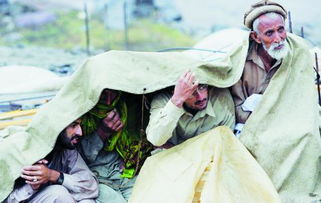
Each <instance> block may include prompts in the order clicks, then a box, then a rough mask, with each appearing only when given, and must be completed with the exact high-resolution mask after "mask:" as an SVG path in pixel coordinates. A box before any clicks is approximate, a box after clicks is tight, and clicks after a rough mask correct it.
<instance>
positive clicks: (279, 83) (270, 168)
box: [135, 34, 321, 202]
mask: <svg viewBox="0 0 321 203" xmlns="http://www.w3.org/2000/svg"><path fill="white" fill-rule="evenodd" d="M215 36H217V34H214V38H211V37H209V38H207V39H206V40H205V41H203V42H201V43H199V44H198V45H197V46H196V47H198V48H203V49H211V47H215V46H216V44H215V42H216V40H217V39H215ZM225 36H229V35H225ZM247 39H248V36H247ZM287 41H288V43H289V46H290V49H291V51H290V53H289V54H288V55H287V56H286V57H285V58H284V59H283V62H282V65H281V66H280V68H279V69H278V71H277V72H276V74H275V75H274V77H273V78H272V80H271V82H270V84H269V86H268V88H267V89H266V91H265V93H264V95H263V98H262V101H261V103H260V104H259V105H258V106H257V107H256V109H255V111H254V112H253V113H252V115H251V116H250V118H249V120H248V121H247V122H246V124H245V126H244V129H243V132H242V134H241V137H240V141H241V142H242V143H243V144H244V145H245V146H246V147H247V149H248V150H249V151H250V152H251V154H252V155H253V156H254V157H255V158H256V160H257V161H258V163H259V164H260V165H261V166H262V167H263V169H264V170H265V171H266V173H267V174H268V176H269V177H270V178H271V180H272V182H273V184H274V186H275V188H276V189H277V191H278V193H279V194H280V197H281V199H282V201H283V202H311V201H313V200H318V199H320V198H321V181H320V180H321V177H320V175H321V173H320V172H321V170H320V169H321V164H320V155H321V142H320V131H319V126H320V115H319V106H318V103H317V91H316V88H315V84H314V81H315V74H314V71H313V58H312V56H311V54H310V52H309V48H308V47H307V45H306V43H305V42H304V40H303V39H301V38H299V37H297V36H295V35H292V34H288V38H287ZM240 42H241V45H242V46H244V43H247V44H248V43H249V41H248V40H247V41H246V42H245V41H240ZM242 43H243V44H242ZM244 61H245V58H242V60H241V61H240V64H244ZM235 68H237V67H235ZM200 147H201V146H200ZM152 160H153V161H149V162H150V163H149V164H150V165H152V164H155V165H156V163H157V162H158V159H157V157H155V158H153V159H152ZM151 162H152V163H151ZM168 164H170V163H168ZM214 164H215V163H214ZM168 167H170V166H168ZM172 168H173V167H172ZM174 169H175V168H173V170H174ZM155 170H157V168H155ZM200 170H202V169H200ZM174 171H175V170H174ZM149 172H150V171H144V170H143V171H142V173H146V174H147V173H149ZM151 173H152V172H151ZM174 173H175V172H174ZM155 175H156V174H155ZM175 181H181V183H182V184H183V185H184V184H190V183H195V180H191V179H189V178H187V177H185V178H184V179H176V180H175ZM192 181H194V182H192ZM167 183H171V181H168V182H167ZM168 187H170V186H168ZM151 188H153V187H151ZM157 188H158V187H155V192H157ZM179 189H180V188H177V189H176V190H175V191H179ZM136 191H137V190H136ZM190 191H191V190H189V192H190ZM148 192H151V191H148ZM152 192H154V191H152ZM167 192H170V191H167ZM212 192H214V191H212ZM155 194H156V193H155ZM166 194H168V193H166ZM179 194H180V195H185V196H184V197H186V198H187V197H188V195H190V194H185V193H183V192H180V193H179ZM135 196H136V195H135ZM138 196H139V195H138ZM160 196H162V194H161V193H160ZM166 197H168V198H169V196H166ZM166 197H164V198H166ZM181 198H183V197H181ZM168 201H170V199H168Z"/></svg>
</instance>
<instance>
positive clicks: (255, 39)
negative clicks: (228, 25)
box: [250, 31, 262, 44]
mask: <svg viewBox="0 0 321 203" xmlns="http://www.w3.org/2000/svg"><path fill="white" fill-rule="evenodd" d="M250 36H251V38H252V39H253V40H254V41H255V42H256V43H258V44H261V43H262V41H261V39H260V38H259V36H258V34H257V33H256V32H255V31H251V34H250Z"/></svg>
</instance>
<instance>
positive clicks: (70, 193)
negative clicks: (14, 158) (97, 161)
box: [5, 119, 98, 203]
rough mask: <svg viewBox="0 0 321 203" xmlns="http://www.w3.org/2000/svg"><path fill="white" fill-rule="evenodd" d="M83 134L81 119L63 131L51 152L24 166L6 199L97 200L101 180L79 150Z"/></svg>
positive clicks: (46, 200) (39, 200) (12, 201)
mask: <svg viewBox="0 0 321 203" xmlns="http://www.w3.org/2000/svg"><path fill="white" fill-rule="evenodd" d="M81 136H82V129H81V127H80V119H78V120H76V121H74V122H73V123H71V124H70V125H69V126H67V127H66V128H65V129H64V130H63V131H62V132H61V133H60V134H59V136H58V139H57V142H56V145H55V147H54V149H53V150H52V151H51V153H50V154H49V155H47V156H46V157H45V158H44V159H42V160H40V161H38V162H37V163H35V164H33V165H32V166H25V167H23V169H22V172H21V179H18V180H17V181H16V185H15V189H14V190H13V192H12V193H11V194H10V195H9V196H8V198H7V199H6V201H5V202H8V203H15V202H21V201H28V202H46V203H47V202H49V203H50V202H95V200H94V199H95V198H96V197H97V196H98V184H97V181H96V179H95V177H94V175H93V174H92V173H91V171H90V170H89V168H88V167H87V165H86V164H85V162H84V161H83V159H82V158H81V156H80V154H79V153H78V152H77V150H75V147H76V145H77V144H78V142H79V141H80V138H81Z"/></svg>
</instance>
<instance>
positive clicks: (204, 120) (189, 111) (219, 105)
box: [146, 71, 235, 146]
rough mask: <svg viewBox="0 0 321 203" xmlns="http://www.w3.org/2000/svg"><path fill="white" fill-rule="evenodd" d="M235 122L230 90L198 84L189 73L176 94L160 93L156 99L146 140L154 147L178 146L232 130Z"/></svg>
mask: <svg viewBox="0 0 321 203" xmlns="http://www.w3.org/2000/svg"><path fill="white" fill-rule="evenodd" d="M234 120H235V119H234V104H233V100H232V97H231V95H230V93H229V91H228V90H227V89H219V88H215V87H208V86H207V85H205V84H198V82H197V81H196V80H195V76H194V74H193V73H192V72H190V71H188V72H186V73H184V74H183V75H182V76H181V77H180V78H179V79H178V81H177V84H176V85H175V89H174V93H173V94H171V93H169V92H161V93H160V94H158V95H156V96H155V97H154V99H153V101H152V103H151V111H150V122H149V124H148V126H147V129H146V132H147V139H148V141H150V142H151V143H152V144H153V145H155V146H162V145H164V144H165V143H166V144H167V146H168V144H169V145H177V144H180V143H182V142H184V141H185V140H187V139H189V138H192V137H194V136H196V135H199V134H201V133H203V132H206V131H208V130H210V129H213V128H215V127H217V126H221V125H226V126H228V127H230V128H231V129H233V128H234Z"/></svg>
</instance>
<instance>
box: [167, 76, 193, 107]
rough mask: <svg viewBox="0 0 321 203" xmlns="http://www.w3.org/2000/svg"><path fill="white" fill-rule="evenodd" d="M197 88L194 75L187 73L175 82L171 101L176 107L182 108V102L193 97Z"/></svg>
mask: <svg viewBox="0 0 321 203" xmlns="http://www.w3.org/2000/svg"><path fill="white" fill-rule="evenodd" d="M197 87H198V81H195V76H194V74H193V73H192V72H191V71H187V72H186V73H184V74H183V75H182V76H181V77H180V78H179V79H178V80H177V83H176V85H175V88H174V94H173V96H172V98H171V101H172V102H173V104H175V105H176V106H177V107H179V108H182V106H183V104H184V102H185V101H186V100H187V99H188V98H189V97H190V96H192V95H193V93H194V91H195V90H196V89H197Z"/></svg>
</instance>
